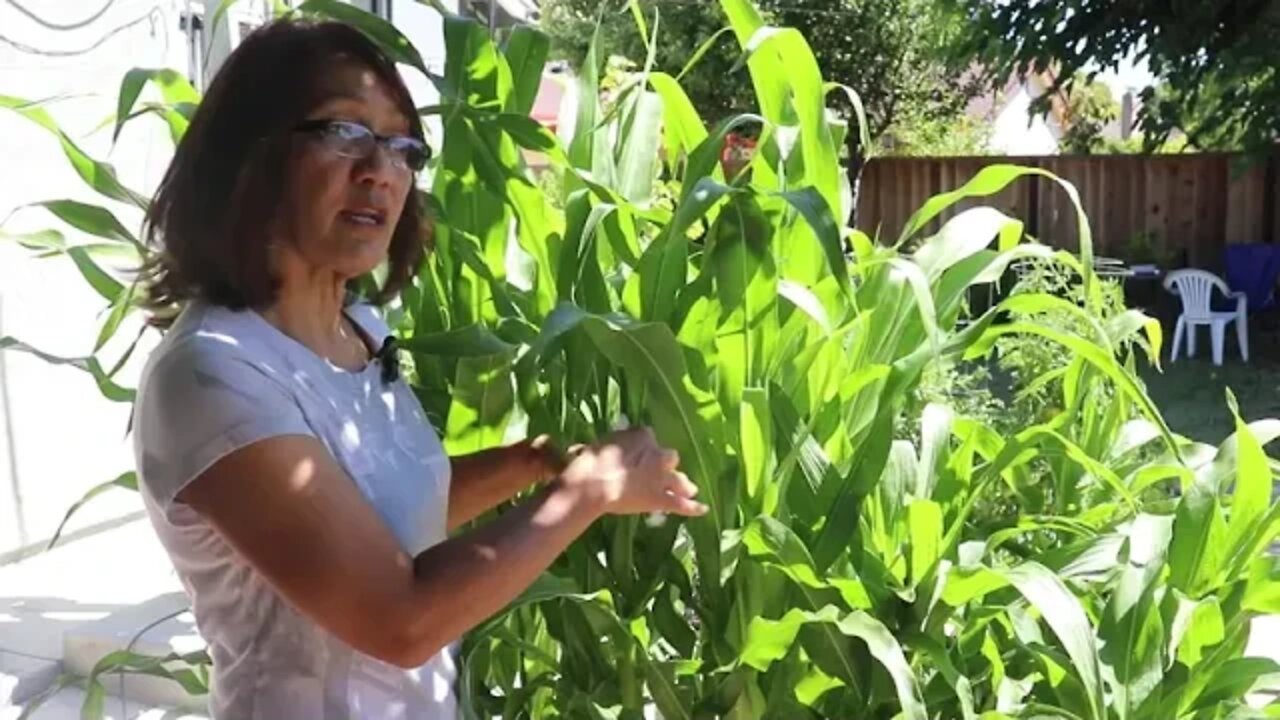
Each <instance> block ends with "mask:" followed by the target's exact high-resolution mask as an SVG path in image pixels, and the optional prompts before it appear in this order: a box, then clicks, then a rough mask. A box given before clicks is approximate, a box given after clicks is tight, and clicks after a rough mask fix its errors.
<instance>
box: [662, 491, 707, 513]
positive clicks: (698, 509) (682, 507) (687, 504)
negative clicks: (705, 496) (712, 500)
mask: <svg viewBox="0 0 1280 720" xmlns="http://www.w3.org/2000/svg"><path fill="white" fill-rule="evenodd" d="M663 498H664V499H665V501H664V503H663V505H664V507H663V508H662V510H661V512H669V513H674V514H676V515H683V516H684V517H699V516H702V515H706V514H707V510H709V509H710V508H708V507H707V506H706V505H704V504H702V503H700V502H698V501H697V500H694V499H692V498H688V497H682V496H680V495H676V494H675V493H672V492H667V493H663Z"/></svg>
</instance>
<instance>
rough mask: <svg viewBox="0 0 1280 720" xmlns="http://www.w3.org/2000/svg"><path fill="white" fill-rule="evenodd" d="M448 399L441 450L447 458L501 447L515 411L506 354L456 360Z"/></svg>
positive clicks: (509, 365)
mask: <svg viewBox="0 0 1280 720" xmlns="http://www.w3.org/2000/svg"><path fill="white" fill-rule="evenodd" d="M452 399H453V402H452V404H451V405H450V406H449V417H448V421H447V423H446V426H445V447H446V448H447V449H448V450H449V453H450V454H464V453H469V452H478V451H480V450H487V449H489V448H492V447H496V446H498V445H499V444H501V443H502V441H503V439H504V438H505V436H506V431H507V422H508V420H509V419H510V418H511V414H512V411H513V410H514V409H515V388H514V384H513V377H512V372H511V356H510V354H508V353H501V354H497V355H489V356H487V357H462V358H460V359H459V360H458V374H457V378H456V379H455V381H454V384H453V398H452Z"/></svg>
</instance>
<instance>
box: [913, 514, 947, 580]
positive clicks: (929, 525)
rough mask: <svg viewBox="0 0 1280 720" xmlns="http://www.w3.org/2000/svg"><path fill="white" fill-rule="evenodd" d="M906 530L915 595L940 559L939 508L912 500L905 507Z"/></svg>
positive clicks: (940, 529) (940, 517)
mask: <svg viewBox="0 0 1280 720" xmlns="http://www.w3.org/2000/svg"><path fill="white" fill-rule="evenodd" d="M907 528H908V535H909V537H910V543H911V586H912V587H915V588H917V591H918V592H925V591H928V590H929V588H921V587H920V585H921V583H923V582H924V581H925V580H926V579H927V578H928V577H930V575H931V574H932V572H933V568H934V566H935V565H936V564H937V562H938V560H939V558H941V557H942V506H941V505H939V504H938V503H936V502H934V501H932V500H926V499H919V498H917V499H915V500H912V501H911V503H910V504H909V505H907Z"/></svg>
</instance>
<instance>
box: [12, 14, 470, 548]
mask: <svg viewBox="0 0 1280 720" xmlns="http://www.w3.org/2000/svg"><path fill="white" fill-rule="evenodd" d="M260 3H261V0H242V2H241V6H243V10H246V11H249V12H247V13H246V15H245V16H244V17H245V19H248V20H251V19H252V18H253V17H254V16H255V15H256V16H259V17H260V16H261V13H260V12H255V11H256V10H257V8H254V5H255V4H257V5H259V6H260ZM206 4H207V5H210V6H215V7H216V6H217V5H218V4H219V3H218V2H216V0H214V1H212V2H211V1H210V0H115V1H114V2H112V1H111V0H11V1H10V2H0V95H7V96H17V97H22V98H26V99H42V98H50V97H61V98H63V99H60V100H58V101H57V102H54V103H50V104H49V105H48V106H47V109H48V111H49V113H50V114H51V115H52V116H53V118H54V119H55V120H56V121H57V122H58V123H59V124H60V125H61V127H63V128H64V129H65V130H66V132H67V134H68V136H69V137H70V138H72V139H73V140H74V142H76V143H77V144H78V145H79V146H80V147H81V148H82V149H83V150H85V151H86V152H87V153H88V154H89V155H90V156H92V157H94V158H97V159H101V160H107V161H109V162H111V163H112V164H114V165H115V167H116V169H117V171H118V173H119V176H120V178H121V180H122V181H123V182H124V183H125V184H126V185H127V186H129V187H131V188H133V189H135V190H137V191H139V192H141V193H143V194H146V195H150V194H151V192H152V191H153V190H154V188H155V186H156V184H157V183H158V181H159V179H160V177H161V176H162V174H163V172H164V169H165V167H166V165H167V162H168V160H169V158H170V157H171V155H172V152H173V147H172V143H171V141H170V140H169V136H168V132H167V129H166V127H165V126H164V124H163V123H162V122H161V121H159V120H158V119H155V118H152V117H145V118H141V119H139V120H136V121H134V122H132V123H130V124H129V125H128V126H126V128H125V130H124V132H123V133H122V134H121V136H120V138H119V141H118V142H116V143H115V144H114V145H113V143H112V140H111V129H110V127H109V126H108V127H106V128H105V129H104V128H103V127H102V124H103V122H104V120H106V119H108V118H110V117H112V115H113V113H114V111H115V104H116V97H117V93H118V91H119V85H120V80H121V78H122V77H123V76H124V74H125V73H126V72H127V71H128V70H129V69H131V68H135V67H172V68H175V69H178V70H181V71H183V72H185V73H188V74H189V75H193V76H194V75H197V73H193V72H192V68H191V62H190V59H191V55H192V52H191V50H192V48H191V44H190V43H189V38H188V34H187V31H186V30H184V26H183V23H182V20H181V18H182V16H183V13H184V12H187V11H189V10H192V9H198V8H199V7H200V6H202V5H206ZM356 4H359V5H362V6H364V7H366V8H369V7H371V6H372V3H371V1H370V0H357V3H356ZM447 4H453V5H455V6H456V0H450V3H447ZM391 10H392V16H393V18H394V20H395V22H396V24H397V25H398V26H400V27H401V29H402V30H403V31H404V32H405V34H406V35H408V36H409V38H410V39H411V40H412V41H413V42H415V44H417V45H418V47H419V48H420V49H421V51H422V53H423V55H424V56H425V57H426V59H427V62H428V64H429V66H430V67H432V68H433V70H434V71H436V72H443V69H444V42H443V39H442V36H441V18H440V16H439V15H438V14H437V13H436V12H435V11H434V10H431V9H429V8H427V7H426V6H424V5H420V4H418V3H417V2H414V1H413V0H394V3H393V5H392V6H391ZM238 19H239V18H237V20H238ZM220 37H222V36H221V35H220V34H213V35H212V37H208V36H207V37H206V38H205V40H206V43H205V47H203V48H201V50H202V51H203V50H207V49H212V50H213V52H212V53H211V54H210V55H209V56H208V60H209V63H210V65H211V66H215V67H216V63H217V60H218V59H219V56H218V52H219V50H218V44H219V42H220V39H219V38H220ZM209 40H213V41H214V42H213V43H209ZM225 50H226V48H225V47H224V48H223V50H222V52H223V53H224V54H225ZM211 72H212V69H211ZM406 75H407V79H408V80H409V82H410V84H411V86H412V89H413V91H414V95H415V100H416V101H417V102H418V103H419V104H420V105H427V104H432V103H435V102H438V96H437V95H436V93H435V90H434V88H433V87H431V85H430V84H429V83H428V82H427V81H426V78H424V77H422V76H421V75H420V74H419V73H416V72H414V73H408V72H407V73H406ZM144 99H145V96H144ZM435 133H436V138H437V142H438V137H439V130H438V125H437V126H436V129H435ZM59 198H73V199H78V200H82V201H86V202H93V203H97V204H102V205H106V206H109V207H110V209H111V210H112V211H114V212H116V213H117V216H118V217H119V218H120V220H121V221H122V222H123V223H124V225H125V226H126V227H128V228H131V229H133V230H135V231H136V230H137V228H138V225H139V223H140V221H141V212H140V211H138V210H137V209H135V208H129V207H125V206H122V205H120V204H118V203H112V202H111V201H107V200H105V199H103V198H102V197H101V196H99V195H97V194H96V193H94V192H93V191H92V190H89V189H87V188H86V187H85V185H84V183H83V182H82V181H81V180H80V179H79V177H77V176H76V174H75V173H74V172H73V171H72V169H71V167H70V165H69V163H68V162H67V161H66V159H65V158H64V156H63V154H62V151H61V149H60V147H59V144H58V141H57V139H56V138H55V137H54V136H52V135H51V134H50V133H48V132H46V131H44V130H43V129H41V128H40V127H39V126H37V125H35V124H33V123H31V122H28V121H27V120H25V119H23V118H21V117H19V116H18V115H16V114H14V113H12V112H8V111H6V110H0V224H2V229H3V230H2V231H8V232H20V231H30V230H36V229H42V228H46V227H61V228H62V229H63V230H64V231H66V232H67V234H68V237H69V239H83V238H76V237H75V233H74V231H70V230H69V229H68V228H65V227H64V226H61V225H60V224H59V223H57V221H56V220H54V219H53V218H52V217H51V216H50V215H48V214H47V213H46V212H45V211H43V210H41V209H38V208H25V209H23V206H24V205H27V204H28V203H32V202H37V201H42V200H50V199H59ZM6 218H7V219H6ZM105 307H106V302H105V301H104V300H103V299H102V298H100V297H99V296H97V295H96V294H95V293H94V292H93V291H92V290H90V289H89V288H88V286H87V285H86V284H85V283H84V281H83V280H82V279H81V278H80V276H79V274H78V273H77V271H76V270H75V268H74V266H73V265H72V264H71V262H70V261H69V260H68V259H67V258H65V257H56V258H50V259H38V258H35V257H33V256H32V254H31V253H30V252H29V251H27V250H25V249H23V248H20V247H17V246H15V245H14V244H13V243H12V242H7V241H5V240H4V239H3V238H0V336H6V335H8V336H13V337H16V338H19V339H21V340H23V341H25V342H28V343H30V344H31V345H33V346H35V347H38V348H40V349H41V350H44V351H47V352H50V353H53V354H56V355H62V356H68V357H75V356H83V355H86V354H88V353H90V352H91V351H92V349H93V343H94V340H95V337H96V335H97V331H98V326H99V324H100V322H101V320H102V318H103V314H102V311H103V309H104V308H105ZM139 329H140V324H138V323H133V324H132V325H126V326H125V327H124V328H122V329H121V331H120V332H119V334H118V336H117V340H116V341H115V342H113V343H112V344H110V345H108V347H107V348H106V349H105V350H104V352H103V355H104V356H105V357H106V358H108V359H110V360H114V359H115V358H116V357H117V356H118V354H119V352H120V351H121V350H122V349H123V347H124V346H126V345H127V344H128V342H129V340H131V339H132V338H133V337H134V336H135V335H136V333H137V332H138V331H139ZM155 341H156V338H155V337H154V335H153V334H152V335H150V336H148V337H146V338H145V339H144V342H143V343H142V346H141V347H140V351H139V352H138V353H136V354H135V356H134V359H133V360H132V361H131V362H130V363H129V364H128V365H127V366H126V368H125V369H124V370H123V372H122V373H121V375H120V377H119V380H120V382H121V384H123V385H126V386H133V385H134V384H135V382H136V378H137V373H138V370H139V369H140V366H141V363H142V361H143V359H145V356H146V350H147V349H148V348H149V347H150V346H152V345H154V342H155ZM128 419H129V407H128V405H125V404H119V403H112V402H109V401H107V400H105V399H103V398H102V397H101V396H100V395H99V393H98V391H97V388H96V387H95V386H94V384H93V382H92V381H91V380H90V378H89V376H88V375H86V374H85V373H83V372H80V371H79V370H76V369H73V368H67V367H55V366H51V365H48V364H46V363H44V362H42V361H41V360H39V359H37V358H35V357H32V356H30V355H26V354H23V353H18V352H12V351H8V352H0V564H2V563H4V562H6V561H12V560H13V559H15V558H16V557H19V556H20V555H21V554H22V553H24V552H26V551H28V550H30V549H32V548H34V547H36V546H38V545H40V544H43V543H44V542H46V541H47V539H48V538H49V537H50V536H51V535H52V533H53V531H54V529H55V528H56V527H57V525H58V523H59V522H60V520H61V519H62V517H63V514H64V513H65V512H66V510H67V508H68V507H69V506H71V504H72V503H73V502H75V501H76V500H77V499H78V498H80V497H81V496H82V495H83V494H84V493H85V491H87V490H88V489H90V488H91V487H93V486H94V485H96V484H98V483H101V482H103V481H105V480H108V479H110V478H113V477H115V476H116V475H118V474H120V473H121V472H124V471H127V470H129V469H131V468H132V457H131V452H130V448H129V444H128V442H127V439H126V427H127V423H128ZM140 510H141V504H140V502H139V501H138V498H137V496H136V495H135V494H133V493H130V492H128V491H123V490H112V491H110V492H108V493H106V494H104V495H102V496H100V497H99V498H98V499H96V500H95V501H94V502H93V503H91V504H90V505H88V506H87V507H86V509H85V510H84V511H83V512H82V513H81V514H79V515H78V516H77V519H76V520H74V521H73V523H72V526H71V527H72V528H83V529H93V528H94V527H101V524H102V523H111V522H114V521H118V520H120V519H121V518H128V517H130V516H133V515H136V514H137V513H138V512H140Z"/></svg>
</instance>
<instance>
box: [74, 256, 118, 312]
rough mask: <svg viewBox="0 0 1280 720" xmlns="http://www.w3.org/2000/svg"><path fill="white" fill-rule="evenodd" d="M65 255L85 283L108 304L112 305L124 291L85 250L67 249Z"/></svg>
mask: <svg viewBox="0 0 1280 720" xmlns="http://www.w3.org/2000/svg"><path fill="white" fill-rule="evenodd" d="M67 255H68V256H69V257H70V258H71V260H72V262H74V263H75V265H76V269H77V270H79V271H80V275H81V276H82V277H83V278H84V279H85V282H87V283H89V286H90V287H92V288H93V289H94V290H95V291H96V292H97V293H98V294H99V295H101V296H102V297H103V298H104V299H106V300H107V301H108V302H111V303H114V302H115V301H116V298H118V297H119V296H120V294H121V293H122V292H123V291H124V289H125V287H124V285H123V284H121V282H120V281H119V280H116V279H115V278H113V277H111V276H110V275H109V274H107V272H106V271H105V270H103V269H102V268H101V267H99V266H98V264H97V263H96V262H94V261H93V258H91V257H89V252H88V251H87V250H85V248H83V247H72V248H68V249H67Z"/></svg>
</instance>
